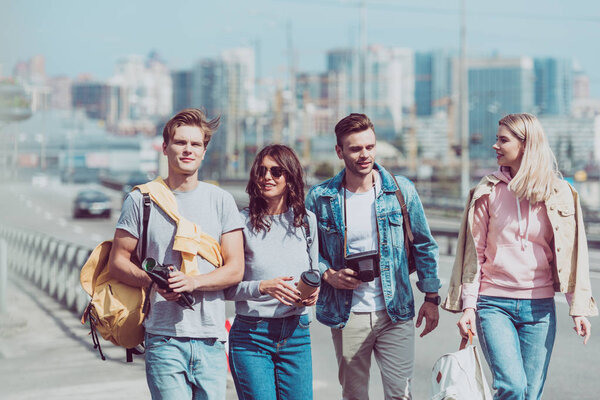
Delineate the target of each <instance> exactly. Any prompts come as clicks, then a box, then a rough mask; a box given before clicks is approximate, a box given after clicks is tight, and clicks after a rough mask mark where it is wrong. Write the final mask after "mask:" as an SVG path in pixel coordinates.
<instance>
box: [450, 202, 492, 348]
mask: <svg viewBox="0 0 600 400" xmlns="http://www.w3.org/2000/svg"><path fill="white" fill-rule="evenodd" d="M467 212H468V210H467ZM489 218H490V215H489V196H483V197H480V198H479V199H477V200H476V202H475V205H474V209H473V225H472V230H471V232H472V235H473V241H474V243H475V250H476V252H477V271H476V273H475V276H474V277H473V281H472V282H463V283H462V291H461V293H462V294H461V296H462V309H463V314H462V316H461V317H460V319H459V320H458V322H457V324H456V325H457V326H458V330H459V333H460V335H461V336H462V337H464V338H467V337H468V332H469V331H471V333H472V334H473V336H476V335H477V334H476V329H475V310H476V303H477V296H478V295H479V286H480V279H481V266H482V265H483V263H484V262H485V250H486V247H487V231H488V224H489Z"/></svg>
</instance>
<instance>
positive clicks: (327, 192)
mask: <svg viewBox="0 0 600 400" xmlns="http://www.w3.org/2000/svg"><path fill="white" fill-rule="evenodd" d="M373 168H375V169H376V170H377V171H378V172H379V176H380V177H381V190H382V191H384V192H386V193H389V192H392V193H393V192H395V191H396V190H398V187H397V186H396V184H395V183H394V179H393V178H392V176H391V175H390V173H389V172H387V170H386V169H385V168H383V167H382V166H381V165H379V164H377V163H375V165H374V166H373ZM345 173H346V168H344V169H342V170H341V171H340V172H338V174H337V175H336V176H334V177H333V178H331V179H330V180H329V182H328V183H327V186H326V187H325V189H324V190H323V193H322V194H321V195H322V196H325V197H335V196H337V195H338V194H340V192H341V191H342V181H343V180H344V174H345Z"/></svg>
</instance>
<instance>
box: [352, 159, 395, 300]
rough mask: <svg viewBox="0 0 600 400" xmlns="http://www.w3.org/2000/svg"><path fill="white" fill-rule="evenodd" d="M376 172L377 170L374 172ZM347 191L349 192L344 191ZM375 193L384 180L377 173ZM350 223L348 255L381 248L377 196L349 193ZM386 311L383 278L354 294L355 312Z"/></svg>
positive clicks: (365, 193)
mask: <svg viewBox="0 0 600 400" xmlns="http://www.w3.org/2000/svg"><path fill="white" fill-rule="evenodd" d="M373 171H375V170H373ZM344 190H346V189H344ZM375 190H376V192H377V193H379V191H380V190H381V178H380V177H379V173H378V172H376V171H375ZM346 207H347V209H346V220H347V224H348V226H347V227H346V229H347V239H348V251H347V252H348V254H355V253H360V252H363V251H369V250H375V249H377V221H376V218H377V216H376V214H375V193H374V192H373V190H372V189H371V190H368V191H366V192H364V193H352V192H350V191H348V190H346ZM379 310H385V300H384V298H383V288H382V287H381V278H379V277H377V278H375V279H374V280H372V281H371V282H363V283H361V284H360V285H359V286H358V287H357V288H356V289H354V293H353V295H352V309H351V311H353V312H372V311H379Z"/></svg>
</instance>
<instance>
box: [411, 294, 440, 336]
mask: <svg viewBox="0 0 600 400" xmlns="http://www.w3.org/2000/svg"><path fill="white" fill-rule="evenodd" d="M423 317H425V328H424V329H423V332H421V335H420V336H421V337H423V336H425V335H427V334H428V333H429V332H431V331H432V330H434V329H435V328H436V327H437V325H438V320H439V319H440V314H439V311H438V306H437V305H435V304H433V303H429V302H427V301H424V302H423V305H422V306H421V308H420V309H419V316H418V317H417V324H416V325H415V326H416V327H417V328H419V327H420V326H421V322H423Z"/></svg>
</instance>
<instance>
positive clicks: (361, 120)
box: [335, 113, 375, 147]
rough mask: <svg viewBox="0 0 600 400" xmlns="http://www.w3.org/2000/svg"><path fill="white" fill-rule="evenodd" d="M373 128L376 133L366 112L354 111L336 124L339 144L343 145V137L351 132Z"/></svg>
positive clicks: (336, 135)
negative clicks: (358, 112)
mask: <svg viewBox="0 0 600 400" xmlns="http://www.w3.org/2000/svg"><path fill="white" fill-rule="evenodd" d="M367 129H371V130H372V131H373V133H375V128H374V127H373V123H372V122H371V120H370V119H369V117H367V116H366V115H365V114H357V113H352V114H350V115H348V116H347V117H344V118H342V119H341V120H340V122H338V123H337V125H336V126H335V137H336V139H337V145H338V146H340V147H342V139H343V138H344V136H346V135H349V134H351V133H356V132H362V131H366V130H367Z"/></svg>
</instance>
